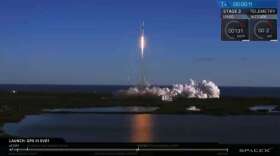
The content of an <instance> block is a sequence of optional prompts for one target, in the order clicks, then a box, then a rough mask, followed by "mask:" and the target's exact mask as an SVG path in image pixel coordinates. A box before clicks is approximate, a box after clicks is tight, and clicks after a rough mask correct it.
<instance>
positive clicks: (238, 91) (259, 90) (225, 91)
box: [0, 84, 280, 97]
mask: <svg viewBox="0 0 280 156" xmlns="http://www.w3.org/2000/svg"><path fill="white" fill-rule="evenodd" d="M129 87H130V86H128V85H127V86H125V85H10V84H9V85H0V91H10V90H17V91H29V92H37V91H41V92H116V91H118V90H120V89H127V88H129ZM165 87H168V86H165ZM220 89H221V96H233V97H236V96H238V97H249V96H251V97H252V96H256V97H258V96H259V97H260V96H261V97H264V96H266V97H280V87H220Z"/></svg>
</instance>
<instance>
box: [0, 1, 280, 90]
mask: <svg viewBox="0 0 280 156" xmlns="http://www.w3.org/2000/svg"><path fill="white" fill-rule="evenodd" d="M142 20H144V21H145V33H146V38H147V48H146V51H145V67H146V68H145V69H146V76H147V78H148V80H149V81H150V82H151V83H155V84H172V83H182V82H184V81H186V80H188V79H190V78H193V79H196V80H202V79H208V80H212V81H214V82H216V83H217V84H218V85H224V86H280V44H279V42H275V43H271V42H246V43H242V42H223V41H220V9H219V6H218V3H217V1H214V0H210V1H203V2H202V1H190V0H189V1H187V0H161V1H156V0H154V1H153V0H141V1H138V0H59V1H58V0H47V1H45V0H24V1H22V0H9V1H8V0H6V1H1V2H0V83H1V84H12V83H17V84H133V83H137V75H138V74H137V73H138V63H139V57H138V51H137V50H138V49H137V48H138V35H139V27H140V23H141V21H142ZM278 32H279V31H278Z"/></svg>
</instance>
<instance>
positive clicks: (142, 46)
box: [140, 34, 145, 59]
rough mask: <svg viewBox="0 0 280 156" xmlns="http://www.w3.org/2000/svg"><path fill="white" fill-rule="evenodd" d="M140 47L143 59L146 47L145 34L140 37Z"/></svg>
mask: <svg viewBox="0 0 280 156" xmlns="http://www.w3.org/2000/svg"><path fill="white" fill-rule="evenodd" d="M140 48H141V59H143V58H144V48H145V37H144V34H143V35H142V36H141V39H140Z"/></svg>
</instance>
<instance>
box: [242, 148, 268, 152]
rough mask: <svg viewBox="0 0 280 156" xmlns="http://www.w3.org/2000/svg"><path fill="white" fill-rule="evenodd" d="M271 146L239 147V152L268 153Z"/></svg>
mask: <svg viewBox="0 0 280 156" xmlns="http://www.w3.org/2000/svg"><path fill="white" fill-rule="evenodd" d="M271 150H272V148H240V149H239V150H238V151H239V152H240V153H270V152H271Z"/></svg>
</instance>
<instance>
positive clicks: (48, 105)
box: [0, 92, 280, 137]
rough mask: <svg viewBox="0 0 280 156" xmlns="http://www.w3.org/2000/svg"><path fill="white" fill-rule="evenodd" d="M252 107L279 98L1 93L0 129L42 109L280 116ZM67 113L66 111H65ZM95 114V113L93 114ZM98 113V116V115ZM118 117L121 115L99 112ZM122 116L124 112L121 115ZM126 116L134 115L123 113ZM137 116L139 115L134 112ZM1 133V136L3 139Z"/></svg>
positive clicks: (270, 102) (278, 102)
mask: <svg viewBox="0 0 280 156" xmlns="http://www.w3.org/2000/svg"><path fill="white" fill-rule="evenodd" d="M255 105H277V106H278V110H279V108H280V98H270V97H247V98H246V97H222V98H220V99H186V98H178V99H176V100H175V101H172V102H163V101H161V99H160V98H159V97H124V96H115V95H113V94H111V93H30V92H24V93H16V94H10V93H0V113H1V116H0V128H1V129H0V130H2V126H3V125H4V123H7V122H18V121H20V120H21V119H23V118H24V117H25V116H26V115H31V114H41V113H46V112H45V111H43V110H45V109H49V110H51V109H68V108H69V109H73V108H93V107H115V106H124V107H126V106H144V107H145V106H150V107H152V106H156V107H159V109H158V110H156V111H154V112H148V113H146V114H169V115H176V114H177V115H179V114H180V115H195V114H199V115H201V114H202V115H215V116H227V115H280V113H279V112H278V113H263V112H250V111H249V110H248V108H249V107H252V106H255ZM189 106H196V107H198V108H200V109H201V110H202V112H187V111H186V110H185V108H186V107H189ZM66 113H67V112H66ZM95 114H97V113H95ZM98 114H100V113H98ZM102 114H120V113H112V112H110V113H102ZM121 114H124V113H121ZM125 114H136V113H134V112H132V113H125ZM137 114H139V113H137ZM2 133H3V131H0V137H3V135H4V136H5V134H2Z"/></svg>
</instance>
